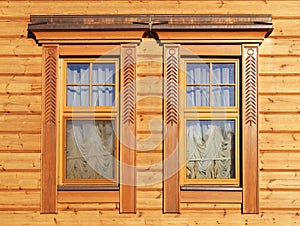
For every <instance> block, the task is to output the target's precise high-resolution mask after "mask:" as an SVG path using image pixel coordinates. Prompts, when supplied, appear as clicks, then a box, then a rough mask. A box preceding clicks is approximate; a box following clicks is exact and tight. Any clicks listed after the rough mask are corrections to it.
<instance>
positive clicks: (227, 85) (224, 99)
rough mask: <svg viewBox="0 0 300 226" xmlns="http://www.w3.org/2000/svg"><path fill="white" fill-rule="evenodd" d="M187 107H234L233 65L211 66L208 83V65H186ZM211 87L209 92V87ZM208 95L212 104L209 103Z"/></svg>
mask: <svg viewBox="0 0 300 226" xmlns="http://www.w3.org/2000/svg"><path fill="white" fill-rule="evenodd" d="M187 84H188V86H187V105H188V106H234V104H235V103H234V86H232V84H234V65H233V64H213V65H212V81H210V65H209V64H188V65H187ZM210 84H211V85H212V90H211V92H210V87H209V85H210ZM210 95H212V97H211V101H212V103H210Z"/></svg>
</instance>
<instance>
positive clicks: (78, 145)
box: [66, 63, 115, 179]
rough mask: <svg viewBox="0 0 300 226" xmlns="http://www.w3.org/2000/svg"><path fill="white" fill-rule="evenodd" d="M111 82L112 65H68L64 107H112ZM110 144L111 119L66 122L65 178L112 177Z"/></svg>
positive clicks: (112, 93)
mask: <svg viewBox="0 0 300 226" xmlns="http://www.w3.org/2000/svg"><path fill="white" fill-rule="evenodd" d="M114 83H115V80H114V65H113V64H93V67H92V76H91V75H90V64H85V63H80V64H68V71H67V105H68V106H112V105H113V102H114V86H113V84H114ZM90 89H92V92H90ZM90 95H91V97H90ZM114 142H115V135H114V122H113V121H112V120H94V119H93V118H92V119H91V120H77V119H73V120H67V125H66V145H67V150H66V153H67V155H66V174H67V176H66V177H67V179H99V178H108V179H112V178H114V174H115V172H114V164H115V163H114V150H115V143H114Z"/></svg>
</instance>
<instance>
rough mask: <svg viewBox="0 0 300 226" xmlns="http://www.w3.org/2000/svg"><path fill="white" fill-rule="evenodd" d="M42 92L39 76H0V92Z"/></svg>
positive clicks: (31, 93) (32, 93) (34, 93)
mask: <svg viewBox="0 0 300 226" xmlns="http://www.w3.org/2000/svg"><path fill="white" fill-rule="evenodd" d="M41 93H42V86H41V77H39V76H14V75H12V76H5V75H4V76H0V94H2V95H4V94H7V95H9V94H22V95H23V94H28V95H29V94H30V95H40V94H41Z"/></svg>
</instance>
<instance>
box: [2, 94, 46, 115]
mask: <svg viewBox="0 0 300 226" xmlns="http://www.w3.org/2000/svg"><path fill="white" fill-rule="evenodd" d="M41 108H42V107H41V96H39V95H34V96H32V95H0V112H1V113H9V114H31V113H33V114H40V113H41Z"/></svg>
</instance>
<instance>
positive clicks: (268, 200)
mask: <svg viewBox="0 0 300 226" xmlns="http://www.w3.org/2000/svg"><path fill="white" fill-rule="evenodd" d="M299 202H300V195H299V191H260V208H262V209H264V208H266V209H272V208H274V209H281V210H285V209H291V208H294V209H299V204H300V203H299Z"/></svg>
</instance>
